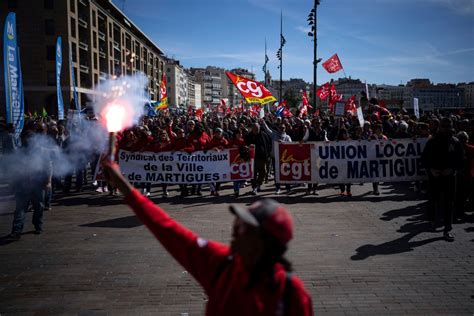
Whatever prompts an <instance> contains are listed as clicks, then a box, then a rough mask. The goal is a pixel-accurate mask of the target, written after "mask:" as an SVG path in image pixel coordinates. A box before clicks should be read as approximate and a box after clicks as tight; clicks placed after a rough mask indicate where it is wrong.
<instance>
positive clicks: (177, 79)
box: [165, 59, 189, 107]
mask: <svg viewBox="0 0 474 316" xmlns="http://www.w3.org/2000/svg"><path fill="white" fill-rule="evenodd" d="M165 62H166V65H165V68H166V85H167V86H166V89H167V91H168V103H169V105H170V106H171V107H187V106H188V104H189V94H188V93H189V89H188V74H187V72H186V70H185V69H184V67H183V66H181V64H180V62H179V61H177V60H174V59H166V61H165Z"/></svg>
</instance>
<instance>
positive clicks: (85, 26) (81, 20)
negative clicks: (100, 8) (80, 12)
mask: <svg viewBox="0 0 474 316" xmlns="http://www.w3.org/2000/svg"><path fill="white" fill-rule="evenodd" d="M77 23H78V24H79V26H82V27H83V28H87V21H86V20H85V19H84V17H80V18H79V19H77Z"/></svg>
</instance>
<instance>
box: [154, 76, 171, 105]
mask: <svg viewBox="0 0 474 316" xmlns="http://www.w3.org/2000/svg"><path fill="white" fill-rule="evenodd" d="M167 108H168V92H167V90H166V76H165V74H163V75H162V76H161V83H160V103H159V104H158V105H157V106H156V107H155V109H156V110H166V109H167Z"/></svg>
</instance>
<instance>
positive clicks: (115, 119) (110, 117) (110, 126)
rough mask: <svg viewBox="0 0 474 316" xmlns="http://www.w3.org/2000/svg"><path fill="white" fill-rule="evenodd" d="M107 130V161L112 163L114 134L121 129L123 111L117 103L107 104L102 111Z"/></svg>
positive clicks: (123, 116)
mask: <svg viewBox="0 0 474 316" xmlns="http://www.w3.org/2000/svg"><path fill="white" fill-rule="evenodd" d="M104 114H105V115H104V116H105V120H106V121H107V130H108V131H109V161H114V157H115V140H116V138H115V133H117V132H119V131H120V130H121V129H122V127H123V121H124V118H125V109H124V107H123V106H121V105H120V104H117V103H111V104H109V105H108V106H107V107H106V108H105V110H104Z"/></svg>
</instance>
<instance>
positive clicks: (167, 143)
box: [145, 130, 173, 199]
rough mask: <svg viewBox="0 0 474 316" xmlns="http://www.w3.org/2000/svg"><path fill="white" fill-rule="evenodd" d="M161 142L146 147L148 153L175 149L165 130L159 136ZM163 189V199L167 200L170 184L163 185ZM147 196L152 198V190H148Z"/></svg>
mask: <svg viewBox="0 0 474 316" xmlns="http://www.w3.org/2000/svg"><path fill="white" fill-rule="evenodd" d="M159 135H160V136H159V140H158V141H156V142H152V143H150V144H149V145H148V146H147V147H146V149H145V150H146V151H151V152H155V153H159V152H163V151H171V150H172V149H173V144H172V143H171V140H170V138H169V136H168V133H167V132H166V131H165V130H163V131H161V132H160V134H159ZM161 188H162V189H163V198H164V199H166V198H167V197H168V196H169V193H168V184H167V183H162V184H161ZM146 196H150V190H148V192H147V194H146Z"/></svg>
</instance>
